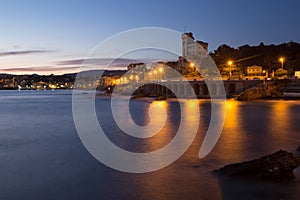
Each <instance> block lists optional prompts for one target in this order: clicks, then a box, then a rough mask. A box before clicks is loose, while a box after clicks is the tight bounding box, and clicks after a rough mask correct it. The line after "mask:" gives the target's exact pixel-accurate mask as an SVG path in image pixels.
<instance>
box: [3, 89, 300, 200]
mask: <svg viewBox="0 0 300 200" xmlns="http://www.w3.org/2000/svg"><path fill="white" fill-rule="evenodd" d="M82 98H90V97H89V96H88V95H86V94H82ZM195 101H196V100H186V101H184V104H187V105H189V104H191V103H194V102H195ZM0 102H1V105H0V108H1V109H0V199H5V200H10V199H30V200H32V199H39V200H40V199H72V200H76V199H222V198H223V199H300V184H299V183H295V184H284V185H283V184H267V183H256V182H245V181H240V180H226V179H220V178H217V177H215V176H214V175H213V174H211V173H210V171H211V170H213V169H216V168H219V167H222V166H223V165H225V164H229V163H233V162H240V161H244V160H248V159H253V158H256V157H260V156H262V155H264V154H267V153H272V152H274V151H276V150H279V149H285V150H289V151H294V150H295V149H296V147H297V146H299V145H300V132H299V130H300V123H299V122H300V101H256V102H236V101H227V103H226V104H227V107H226V110H227V116H226V121H225V125H224V129H223V132H222V135H221V138H220V139H219V141H218V143H217V145H216V146H215V148H214V149H213V151H212V152H211V153H210V154H209V155H208V156H207V157H205V158H204V159H202V160H200V159H199V158H198V151H199V148H200V145H201V142H202V139H203V135H204V134H205V130H206V129H207V126H208V123H209V118H210V104H209V101H207V100H200V101H199V106H200V111H201V121H200V127H199V130H198V135H197V137H196V138H195V141H194V143H193V144H192V146H191V147H190V148H189V150H188V151H187V152H186V153H185V154H184V156H182V157H181V158H180V159H179V160H177V161H176V162H175V163H174V164H172V165H170V166H168V167H166V168H164V169H162V170H159V171H156V172H152V173H146V174H127V173H122V172H118V171H115V170H113V169H110V168H108V167H106V166H104V165H103V164H101V163H99V162H98V161H97V160H95V159H94V158H93V157H92V156H91V155H90V154H89V153H88V152H87V150H86V149H85V148H84V146H83V145H82V143H81V141H80V139H79V137H78V135H77V133H76V130H75V126H74V122H73V119H72V107H71V92H70V91H55V92H53V91H0ZM109 103H110V102H109V99H107V98H97V99H96V110H97V111H98V112H97V114H98V117H99V121H100V123H101V125H102V126H103V128H104V130H106V131H107V135H108V137H109V138H110V139H111V140H112V141H113V142H115V143H116V144H117V145H119V146H120V147H122V148H124V149H128V150H130V151H135V152H148V151H153V150H155V149H159V148H161V147H163V146H164V145H165V144H167V143H168V142H169V141H170V139H171V138H172V137H173V136H174V132H175V131H176V129H177V127H178V122H179V120H180V110H179V107H178V103H176V102H159V103H160V104H161V105H162V106H163V107H164V108H165V109H166V112H167V114H168V115H169V118H168V120H167V123H166V126H165V127H164V129H163V130H162V131H161V132H160V133H159V134H157V135H156V136H155V137H153V138H151V139H144V140H141V139H132V138H130V137H129V136H126V135H124V134H122V132H121V131H120V130H119V129H118V128H117V127H116V126H115V125H114V123H113V122H112V116H111V113H110V112H109V109H108V108H109V107H108V105H109ZM154 103H157V102H154ZM149 106H150V103H148V102H145V101H133V102H132V103H131V105H130V108H131V112H132V115H133V118H134V120H135V121H136V122H137V123H138V124H146V123H148V122H149V119H148V114H147V109H148V108H149ZM187 134H188V133H187Z"/></svg>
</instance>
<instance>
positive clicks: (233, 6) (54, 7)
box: [0, 0, 300, 74]
mask: <svg viewBox="0 0 300 200" xmlns="http://www.w3.org/2000/svg"><path fill="white" fill-rule="evenodd" d="M299 9H300V1H298V0H285V1H283V0H251V1H241V0H231V1H224V0H207V1H201V0H198V1H196V0H195V1H190V0H184V1H183V0H182V1H176V0H175V1H162V0H160V1H158V0H157V1H156V0H152V1H114V0H110V1H92V0H90V1H88V0H87V1H75V0H74V1H61V0H60V1H59V0H51V1H50V0H49V1H46V0H45V1H39V0H36V1H34V0H27V1H22V0H19V1H15V0H10V1H8V0H7V1H1V6H0V18H1V20H0V27H1V40H0V73H14V74H30V73H38V74H51V73H55V74H63V73H69V72H74V71H76V69H78V63H76V62H72V61H73V60H81V59H83V58H85V57H86V56H87V55H88V53H89V52H90V51H91V50H92V49H93V48H94V47H95V46H96V45H97V44H99V43H100V42H101V41H103V40H105V39H106V38H108V37H110V36H112V35H114V34H117V33H119V32H122V31H126V30H128V29H132V28H140V27H163V28H169V29H173V30H176V31H179V32H184V31H185V32H193V33H194V35H195V37H196V39H198V40H202V41H205V42H208V43H209V50H210V51H213V50H214V49H216V48H217V47H218V46H219V45H221V44H228V45H230V46H233V47H238V46H241V45H244V44H250V45H258V44H259V43H260V42H264V43H265V44H271V43H274V44H279V43H283V42H289V41H291V40H292V41H295V42H300V25H299V24H300V15H299ZM66 61H68V62H66ZM124 67H125V66H124Z"/></svg>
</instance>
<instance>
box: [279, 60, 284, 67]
mask: <svg viewBox="0 0 300 200" xmlns="http://www.w3.org/2000/svg"><path fill="white" fill-rule="evenodd" d="M279 62H281V69H282V70H283V62H284V58H283V57H280V58H279Z"/></svg>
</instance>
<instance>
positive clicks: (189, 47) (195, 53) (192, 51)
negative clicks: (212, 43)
mask: <svg viewBox="0 0 300 200" xmlns="http://www.w3.org/2000/svg"><path fill="white" fill-rule="evenodd" d="M181 39H182V56H183V57H184V58H185V59H186V60H188V61H193V60H197V58H199V56H201V55H203V54H206V53H207V51H208V43H206V42H202V41H195V38H194V36H193V33H191V32H189V33H183V34H182V35H181Z"/></svg>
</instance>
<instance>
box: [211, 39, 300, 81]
mask: <svg viewBox="0 0 300 200" xmlns="http://www.w3.org/2000/svg"><path fill="white" fill-rule="evenodd" d="M210 55H211V57H212V58H213V60H214V61H215V63H216V64H217V66H218V68H219V70H220V71H221V73H226V68H228V65H227V62H228V60H233V61H234V65H233V66H232V67H233V69H234V70H235V71H237V72H242V73H245V71H246V67H247V66H252V65H259V66H262V67H263V68H264V69H265V70H267V71H269V72H272V71H276V70H277V69H278V68H280V67H281V62H280V61H279V58H280V57H283V58H285V60H284V69H287V71H288V76H293V73H294V71H298V70H300V44H298V43H296V42H292V41H291V42H289V43H283V44H280V45H274V44H271V45H265V44H264V43H260V45H258V46H249V45H244V46H240V47H238V48H232V47H230V46H228V45H226V44H223V45H221V46H219V47H218V48H217V49H216V50H215V51H214V52H212V53H210Z"/></svg>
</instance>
